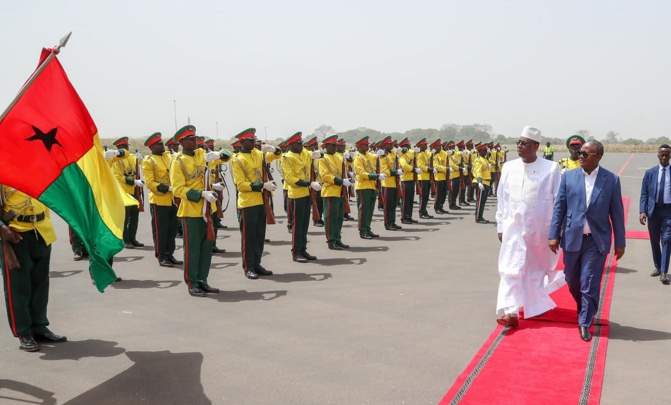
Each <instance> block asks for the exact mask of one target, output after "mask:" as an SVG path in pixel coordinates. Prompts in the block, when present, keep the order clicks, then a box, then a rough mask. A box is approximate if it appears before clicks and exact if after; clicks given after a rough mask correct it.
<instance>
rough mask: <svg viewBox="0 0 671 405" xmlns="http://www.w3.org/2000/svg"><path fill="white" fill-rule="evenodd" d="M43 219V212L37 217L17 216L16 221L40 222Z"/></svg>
mask: <svg viewBox="0 0 671 405" xmlns="http://www.w3.org/2000/svg"><path fill="white" fill-rule="evenodd" d="M43 219H44V212H43V213H41V214H37V215H19V216H18V217H16V220H17V221H19V222H40V221H42V220H43Z"/></svg>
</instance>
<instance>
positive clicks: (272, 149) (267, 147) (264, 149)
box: [261, 143, 275, 153]
mask: <svg viewBox="0 0 671 405" xmlns="http://www.w3.org/2000/svg"><path fill="white" fill-rule="evenodd" d="M261 152H268V153H275V147H274V146H273V145H271V144H269V143H264V144H263V145H261Z"/></svg>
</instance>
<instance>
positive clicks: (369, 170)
mask: <svg viewBox="0 0 671 405" xmlns="http://www.w3.org/2000/svg"><path fill="white" fill-rule="evenodd" d="M368 146H369V144H368V137H367V136H364V137H363V138H361V139H359V140H358V141H357V142H356V147H357V154H356V157H355V158H354V173H355V174H356V179H357V181H356V186H355V187H354V189H355V190H356V200H357V205H358V207H359V237H361V239H372V238H377V237H379V236H380V235H378V234H375V233H373V232H372V230H371V227H370V224H371V222H372V220H373V210H374V209H375V197H376V196H377V189H376V187H375V182H376V181H377V180H378V179H379V180H380V181H384V179H386V178H387V176H386V175H384V174H381V173H377V172H376V170H375V166H376V162H377V155H375V154H372V153H369V152H368Z"/></svg>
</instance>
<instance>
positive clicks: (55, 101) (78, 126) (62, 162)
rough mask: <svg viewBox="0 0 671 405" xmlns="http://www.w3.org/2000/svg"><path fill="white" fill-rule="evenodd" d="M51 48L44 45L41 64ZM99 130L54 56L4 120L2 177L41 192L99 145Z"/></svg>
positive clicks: (28, 190)
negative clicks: (96, 139)
mask: <svg viewBox="0 0 671 405" xmlns="http://www.w3.org/2000/svg"><path fill="white" fill-rule="evenodd" d="M50 53H51V50H48V49H43V50H42V55H41V57H40V64H41V63H42V61H44V60H45V59H46V57H47V56H48V55H49V54H50ZM38 66H39V65H38ZM97 132H98V129H97V128H96V126H95V124H94V123H93V120H92V119H91V115H90V114H89V112H88V110H87V109H86V107H85V106H84V103H82V101H81V99H80V98H79V95H78V94H77V92H76V91H75V89H74V88H73V87H72V84H71V83H70V80H68V77H67V75H66V74H65V71H64V70H63V67H62V66H61V64H60V62H59V61H58V59H57V58H56V57H54V58H53V59H52V60H51V61H50V62H49V64H48V66H46V68H45V69H44V70H43V71H42V72H41V73H40V74H39V76H38V77H37V78H36V79H35V81H34V82H33V83H32V84H31V85H30V87H29V88H28V89H27V90H26V92H25V93H24V94H23V96H21V98H20V99H19V101H18V102H17V103H16V105H15V106H14V107H13V108H12V110H11V111H10V112H9V114H8V115H7V116H6V117H5V119H4V120H2V122H0V144H1V145H2V148H0V162H2V167H1V168H0V183H1V184H6V185H8V186H10V187H14V188H17V189H19V190H21V191H23V192H24V193H26V194H28V195H30V196H32V197H35V198H37V197H39V195H40V194H42V192H43V191H44V190H45V189H46V188H47V187H49V185H50V184H51V183H52V182H53V181H54V180H56V178H57V177H58V176H59V175H60V174H61V171H62V170H63V168H64V167H66V166H67V165H69V164H71V163H74V162H76V161H78V160H79V159H80V158H81V157H82V156H83V155H84V154H85V153H86V152H87V151H88V150H89V149H91V148H92V147H93V137H94V136H95V135H96V134H97Z"/></svg>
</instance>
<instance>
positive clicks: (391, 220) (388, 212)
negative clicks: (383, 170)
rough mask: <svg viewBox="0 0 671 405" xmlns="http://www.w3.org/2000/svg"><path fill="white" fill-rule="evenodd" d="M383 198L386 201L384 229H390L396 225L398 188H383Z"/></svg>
mask: <svg viewBox="0 0 671 405" xmlns="http://www.w3.org/2000/svg"><path fill="white" fill-rule="evenodd" d="M382 196H383V197H382V200H383V201H384V227H385V228H389V227H390V226H392V225H396V206H397V205H398V194H397V193H396V187H382Z"/></svg>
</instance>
